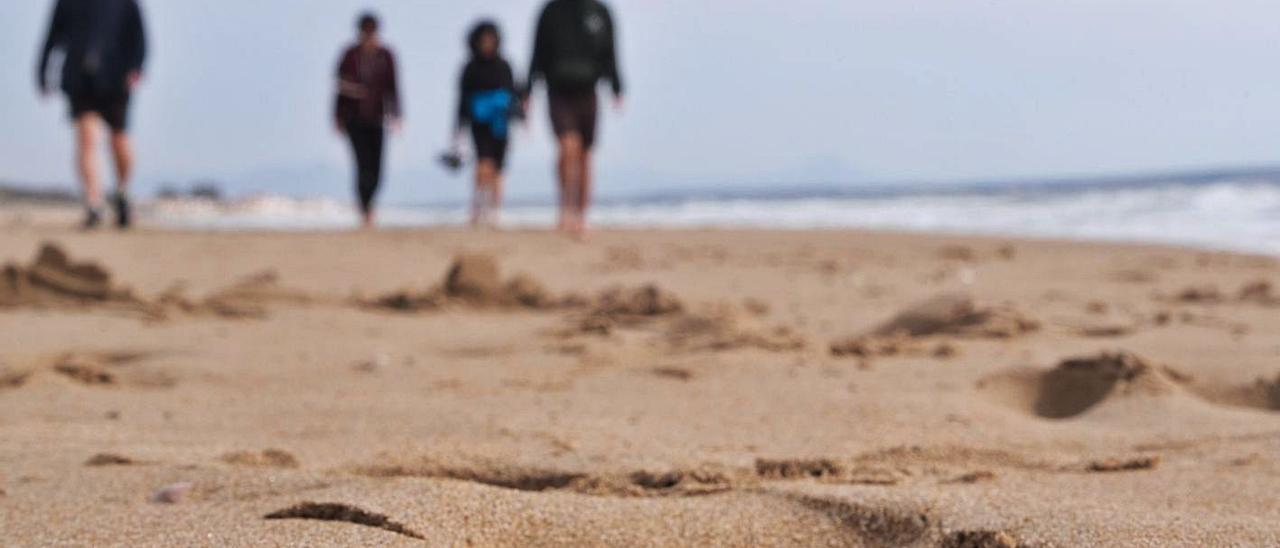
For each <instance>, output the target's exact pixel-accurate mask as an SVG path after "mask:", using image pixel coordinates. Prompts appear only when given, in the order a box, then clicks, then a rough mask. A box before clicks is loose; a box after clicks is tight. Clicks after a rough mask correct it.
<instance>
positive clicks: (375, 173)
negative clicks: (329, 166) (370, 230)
mask: <svg viewBox="0 0 1280 548" xmlns="http://www.w3.org/2000/svg"><path fill="white" fill-rule="evenodd" d="M347 136H349V137H350V138H351V149H352V150H353V151H354V152H355V155H356V193H357V195H358V196H359V198H360V211H363V212H364V213H365V214H366V215H367V214H369V212H371V211H373V198H374V196H376V195H377V194H378V186H379V185H380V184H381V183H382V141H383V136H384V131H383V128H382V127H381V126H364V125H356V124H351V125H348V126H347Z"/></svg>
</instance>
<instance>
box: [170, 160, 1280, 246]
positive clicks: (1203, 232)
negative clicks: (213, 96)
mask: <svg viewBox="0 0 1280 548" xmlns="http://www.w3.org/2000/svg"><path fill="white" fill-rule="evenodd" d="M145 214H146V216H147V218H148V219H149V220H150V221H151V222H152V223H154V224H157V225H161V226H165V227H169V228H176V229H198V230H229V231H236V230H280V231H308V230H342V229H348V228H351V227H353V226H354V225H355V224H356V217H355V215H354V213H353V212H352V207H351V205H350V204H348V203H344V202H342V201H339V200H334V199H327V198H296V197H284V196H271V195H261V196H255V197H249V198H244V199H238V200H231V201H221V202H215V201H207V200H194V199H176V200H160V201H156V202H152V203H150V204H148V205H147V206H146V208H145ZM466 218H467V208H466V205H465V204H461V203H454V204H448V203H441V204H387V205H385V206H384V207H382V208H381V209H380V213H379V220H380V223H381V224H382V225H384V226H387V227H396V228H399V227H433V226H448V225H460V224H462V223H464V222H465V220H466ZM554 219H555V207H554V206H553V205H552V204H550V203H546V202H538V201H515V202H513V203H511V204H509V205H508V207H507V208H506V209H505V210H504V212H503V216H502V225H503V226H504V227H508V228H513V229H523V228H537V227H547V226H549V225H551V224H552V223H553V222H554ZM591 221H592V223H593V224H594V225H596V226H598V227H612V228H646V229H742V228H750V229H778V230H813V229H819V230H822V229H830V230H839V229H881V230H893V231H909V232H935V233H937V232H941V233H952V234H969V235H996V236H1008V237H1041V238H1054V239H1071V240H1092V241H1110V242H1141V243H1160V244H1175V245H1182V246H1191V247H1199V248H1205V249H1217V250H1229V251H1241V252H1250V253H1259V254H1267V255H1278V256H1280V168H1277V169H1274V170H1267V169H1258V170H1235V171H1220V172H1203V173H1192V174H1175V175H1164V176H1161V175H1154V176H1140V177H1139V176H1135V177H1113V178H1092V179H1090V178H1078V179H1063V180H1041V181H1009V182H977V183H956V184H893V185H858V186H840V187H834V186H803V185H794V186H785V185H784V186H774V187H772V188H771V189H767V190H759V189H754V190H737V191H734V190H718V191H702V192H698V191H689V192H680V191H675V192H657V193H653V194H648V195H634V196H629V197H623V198H612V199H604V200H601V201H600V202H599V203H598V204H597V205H596V206H595V207H594V208H593V210H592V212H591Z"/></svg>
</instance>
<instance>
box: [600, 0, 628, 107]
mask: <svg viewBox="0 0 1280 548" xmlns="http://www.w3.org/2000/svg"><path fill="white" fill-rule="evenodd" d="M605 24H606V26H607V28H608V32H609V44H608V46H607V47H606V49H605V51H604V53H603V55H604V59H603V61H604V66H603V68H604V77H605V78H607V79H608V80H609V85H610V86H611V87H612V88H613V103H614V106H615V107H616V108H618V109H621V108H622V105H623V97H624V92H625V91H626V89H625V88H624V87H623V85H622V70H621V69H619V68H618V28H617V27H616V26H615V25H614V23H613V15H612V14H606V16H605Z"/></svg>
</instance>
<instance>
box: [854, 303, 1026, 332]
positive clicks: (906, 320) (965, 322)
mask: <svg viewBox="0 0 1280 548" xmlns="http://www.w3.org/2000/svg"><path fill="white" fill-rule="evenodd" d="M1039 328H1040V324H1039V323H1038V322H1036V321H1035V320H1032V319H1029V318H1027V317H1025V316H1023V315H1022V314H1020V313H1018V312H1017V311H1016V310H1013V309H1011V308H1007V307H989V306H979V305H978V304H977V303H976V302H975V301H974V299H973V297H971V296H969V295H964V294H947V295H940V296H937V297H934V298H932V299H929V300H927V301H924V302H922V303H919V304H917V305H915V306H912V307H910V308H908V309H906V310H904V311H902V312H901V313H899V314H898V315H897V316H895V317H894V318H893V319H891V320H889V321H888V322H887V323H885V324H884V325H881V326H880V327H878V328H876V329H875V330H874V331H872V332H871V333H870V334H871V335H877V336H887V335H898V334H905V335H908V336H911V337H926V336H930V335H955V336H960V337H974V338H1011V337H1015V336H1018V335H1022V334H1024V333H1030V332H1033V331H1036V330H1038V329H1039Z"/></svg>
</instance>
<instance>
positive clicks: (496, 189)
mask: <svg viewBox="0 0 1280 548" xmlns="http://www.w3.org/2000/svg"><path fill="white" fill-rule="evenodd" d="M503 182H504V181H503V177H502V172H501V171H498V168H497V166H494V170H493V179H491V180H490V183H491V186H490V189H489V225H490V226H491V227H494V228H496V227H497V226H498V214H499V213H500V212H501V211H502V185H503Z"/></svg>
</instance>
